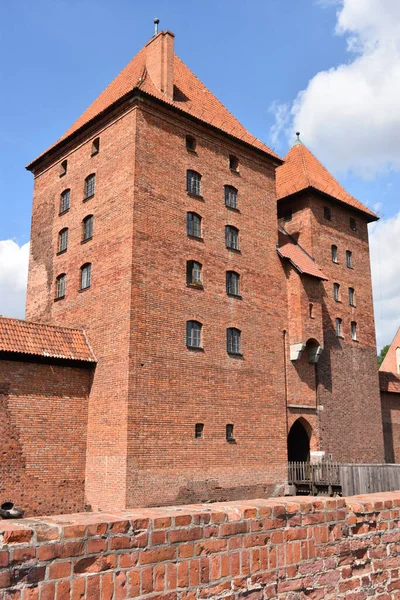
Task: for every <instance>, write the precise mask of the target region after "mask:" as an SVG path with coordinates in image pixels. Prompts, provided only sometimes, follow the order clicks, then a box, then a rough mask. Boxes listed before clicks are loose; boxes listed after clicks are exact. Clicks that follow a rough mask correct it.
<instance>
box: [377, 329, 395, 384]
mask: <svg viewBox="0 0 400 600" xmlns="http://www.w3.org/2000/svg"><path fill="white" fill-rule="evenodd" d="M397 348H400V327H399V329H398V331H397V333H396V335H395V336H394V338H393V341H392V343H391V344H390V348H389V350H388V351H387V353H386V356H385V358H384V359H383V362H382V364H381V366H380V368H379V370H380V371H386V372H387V373H396V374H397V359H396V349H397Z"/></svg>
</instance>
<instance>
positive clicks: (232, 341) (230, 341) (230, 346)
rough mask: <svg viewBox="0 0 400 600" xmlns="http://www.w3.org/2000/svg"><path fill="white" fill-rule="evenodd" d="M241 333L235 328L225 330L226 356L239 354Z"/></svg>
mask: <svg viewBox="0 0 400 600" xmlns="http://www.w3.org/2000/svg"><path fill="white" fill-rule="evenodd" d="M240 337H241V331H240V329H236V328H235V327H229V329H227V330H226V349H227V352H228V354H241V344H240Z"/></svg>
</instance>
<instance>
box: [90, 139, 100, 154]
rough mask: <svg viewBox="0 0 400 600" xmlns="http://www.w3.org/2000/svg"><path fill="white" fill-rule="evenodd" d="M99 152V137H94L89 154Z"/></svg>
mask: <svg viewBox="0 0 400 600" xmlns="http://www.w3.org/2000/svg"><path fill="white" fill-rule="evenodd" d="M99 152H100V138H96V139H94V140H93V142H92V152H91V156H95V155H96V154H98V153H99Z"/></svg>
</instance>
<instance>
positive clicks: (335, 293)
mask: <svg viewBox="0 0 400 600" xmlns="http://www.w3.org/2000/svg"><path fill="white" fill-rule="evenodd" d="M333 298H334V300H336V302H340V285H339V284H338V283H334V284H333Z"/></svg>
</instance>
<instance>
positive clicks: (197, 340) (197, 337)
mask: <svg viewBox="0 0 400 600" xmlns="http://www.w3.org/2000/svg"><path fill="white" fill-rule="evenodd" d="M186 345H187V346H189V347H190V348H201V323H198V322H197V321H188V322H187V323H186Z"/></svg>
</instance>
